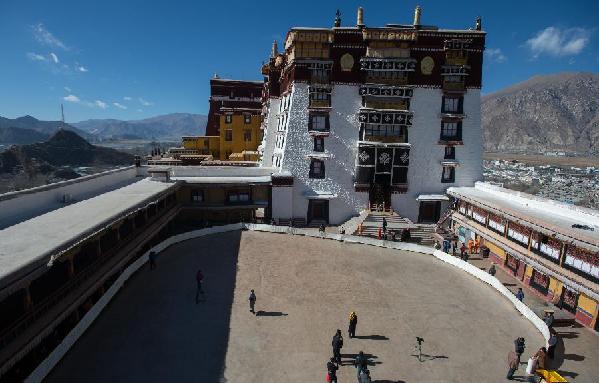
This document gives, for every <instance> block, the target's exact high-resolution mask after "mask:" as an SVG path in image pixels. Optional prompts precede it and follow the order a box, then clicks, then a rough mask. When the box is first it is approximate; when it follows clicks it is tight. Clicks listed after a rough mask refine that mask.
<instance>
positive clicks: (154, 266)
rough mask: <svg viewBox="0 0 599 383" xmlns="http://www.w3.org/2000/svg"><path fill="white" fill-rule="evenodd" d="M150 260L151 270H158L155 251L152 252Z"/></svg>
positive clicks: (149, 256)
mask: <svg viewBox="0 0 599 383" xmlns="http://www.w3.org/2000/svg"><path fill="white" fill-rule="evenodd" d="M148 258H149V260H150V270H154V269H156V252H155V251H154V250H152V251H150V254H149V255H148Z"/></svg>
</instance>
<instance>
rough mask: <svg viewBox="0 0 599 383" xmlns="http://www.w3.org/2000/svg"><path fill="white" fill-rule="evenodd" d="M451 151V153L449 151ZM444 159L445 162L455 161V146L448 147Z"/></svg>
mask: <svg viewBox="0 0 599 383" xmlns="http://www.w3.org/2000/svg"><path fill="white" fill-rule="evenodd" d="M448 149H449V151H448ZM443 159H445V160H455V146H446V147H445V154H444V157H443Z"/></svg>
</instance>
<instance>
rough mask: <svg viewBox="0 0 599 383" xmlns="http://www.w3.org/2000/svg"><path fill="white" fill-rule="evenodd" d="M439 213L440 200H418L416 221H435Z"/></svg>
mask: <svg viewBox="0 0 599 383" xmlns="http://www.w3.org/2000/svg"><path fill="white" fill-rule="evenodd" d="M440 215H441V201H422V202H420V211H419V214H418V222H420V223H435V222H437V221H438V220H439V218H440Z"/></svg>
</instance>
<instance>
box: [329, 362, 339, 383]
mask: <svg viewBox="0 0 599 383" xmlns="http://www.w3.org/2000/svg"><path fill="white" fill-rule="evenodd" d="M338 369H339V366H337V365H336V364H335V358H331V360H329V361H328V362H327V374H328V376H327V382H329V383H337V370H338Z"/></svg>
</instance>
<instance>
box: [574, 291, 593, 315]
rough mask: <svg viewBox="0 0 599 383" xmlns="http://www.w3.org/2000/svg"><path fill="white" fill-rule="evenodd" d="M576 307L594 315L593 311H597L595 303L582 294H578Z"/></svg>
mask: <svg viewBox="0 0 599 383" xmlns="http://www.w3.org/2000/svg"><path fill="white" fill-rule="evenodd" d="M578 307H580V308H581V309H583V310H584V311H586V312H588V313H591V314H592V315H594V314H595V310H597V302H595V301H594V300H592V299H591V298H589V297H587V296H586V295H584V294H583V293H580V295H579V296H578Z"/></svg>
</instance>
